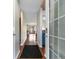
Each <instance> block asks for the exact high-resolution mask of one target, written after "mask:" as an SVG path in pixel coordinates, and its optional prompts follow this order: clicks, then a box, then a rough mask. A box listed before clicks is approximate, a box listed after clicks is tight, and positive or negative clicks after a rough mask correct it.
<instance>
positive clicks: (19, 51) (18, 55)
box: [15, 50, 20, 59]
mask: <svg viewBox="0 0 79 59" xmlns="http://www.w3.org/2000/svg"><path fill="white" fill-rule="evenodd" d="M19 54H20V50H19V52H18V53H17V55H16V57H15V59H17V58H18V56H19Z"/></svg>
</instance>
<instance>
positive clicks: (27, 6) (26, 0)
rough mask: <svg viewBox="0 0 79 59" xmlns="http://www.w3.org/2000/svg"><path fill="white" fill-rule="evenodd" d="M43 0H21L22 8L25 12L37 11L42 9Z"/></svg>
mask: <svg viewBox="0 0 79 59" xmlns="http://www.w3.org/2000/svg"><path fill="white" fill-rule="evenodd" d="M40 5H41V0H20V7H21V10H22V11H24V12H32V13H33V12H37V11H38V10H39V9H40Z"/></svg>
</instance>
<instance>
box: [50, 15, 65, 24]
mask: <svg viewBox="0 0 79 59" xmlns="http://www.w3.org/2000/svg"><path fill="white" fill-rule="evenodd" d="M63 17H65V15H62V16H60V17H58V18H55V19H54V20H52V21H50V22H49V23H52V22H54V21H56V20H59V19H61V18H63Z"/></svg>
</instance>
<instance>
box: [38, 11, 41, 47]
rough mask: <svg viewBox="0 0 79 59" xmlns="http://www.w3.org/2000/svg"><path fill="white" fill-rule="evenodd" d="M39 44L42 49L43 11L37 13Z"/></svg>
mask: <svg viewBox="0 0 79 59" xmlns="http://www.w3.org/2000/svg"><path fill="white" fill-rule="evenodd" d="M37 42H38V45H39V47H42V13H41V10H40V11H39V12H38V13H37Z"/></svg>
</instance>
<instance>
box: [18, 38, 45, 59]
mask: <svg viewBox="0 0 79 59" xmlns="http://www.w3.org/2000/svg"><path fill="white" fill-rule="evenodd" d="M44 54H45V48H40V47H39V46H38V44H37V42H36V41H35V42H33V41H32V42H31V41H29V38H28V39H27V41H25V43H24V46H20V54H19V56H18V59H45V56H44ZM29 57H30V58H29Z"/></svg>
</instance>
